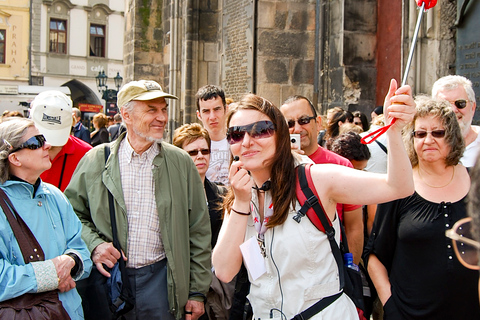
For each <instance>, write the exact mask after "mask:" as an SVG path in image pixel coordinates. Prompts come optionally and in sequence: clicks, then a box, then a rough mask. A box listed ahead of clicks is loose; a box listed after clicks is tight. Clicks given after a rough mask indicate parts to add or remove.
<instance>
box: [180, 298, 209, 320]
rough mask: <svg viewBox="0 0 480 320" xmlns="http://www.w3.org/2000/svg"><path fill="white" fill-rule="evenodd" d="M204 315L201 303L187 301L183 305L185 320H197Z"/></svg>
mask: <svg viewBox="0 0 480 320" xmlns="http://www.w3.org/2000/svg"><path fill="white" fill-rule="evenodd" d="M204 313H205V304H204V303H203V302H201V301H195V300H188V301H187V304H186V305H185V320H197V319H198V318H200V316H201V315H202V314H204Z"/></svg>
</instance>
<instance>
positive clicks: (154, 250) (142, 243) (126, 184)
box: [118, 138, 165, 268]
mask: <svg viewBox="0 0 480 320" xmlns="http://www.w3.org/2000/svg"><path fill="white" fill-rule="evenodd" d="M159 152H160V147H159V145H158V144H157V143H153V144H152V146H151V147H150V148H149V149H148V150H147V151H145V152H144V153H142V154H141V155H139V154H137V153H136V152H135V151H134V150H133V148H132V146H131V145H130V143H129V142H128V139H127V138H125V139H123V141H122V142H121V144H120V147H119V151H118V154H119V160H118V161H119V165H120V176H121V181H122V189H123V197H124V200H125V206H126V207H127V221H128V240H127V245H128V260H127V267H128V268H140V267H143V266H146V265H150V264H153V263H155V262H157V261H160V260H162V259H163V258H165V250H164V248H163V242H162V235H161V233H160V221H159V219H158V212H157V206H156V201H155V185H154V180H153V173H152V169H153V164H152V162H153V159H154V158H155V156H156V155H157V154H158V153H159Z"/></svg>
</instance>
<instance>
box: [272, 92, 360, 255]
mask: <svg viewBox="0 0 480 320" xmlns="http://www.w3.org/2000/svg"><path fill="white" fill-rule="evenodd" d="M280 111H281V112H282V113H283V115H284V116H285V119H286V120H287V122H288V127H289V128H290V133H298V134H300V148H301V149H302V150H303V151H304V152H305V154H306V155H307V156H308V157H309V158H310V159H312V160H313V162H315V163H333V164H339V165H343V166H347V167H350V168H353V166H352V164H351V163H350V161H348V160H347V159H345V158H344V157H342V156H339V155H338V154H336V153H333V152H331V151H329V150H327V149H325V148H322V147H321V146H319V145H318V143H317V136H318V127H319V126H320V124H321V121H322V120H321V118H320V117H319V116H317V112H316V110H315V108H314V107H313V104H312V103H311V102H310V100H309V99H308V98H306V97H303V96H299V95H296V96H291V97H289V98H287V99H286V100H285V102H284V103H283V104H282V106H281V107H280ZM337 212H338V214H339V217H340V219H341V220H342V221H343V224H344V225H345V233H346V235H347V238H348V244H349V249H350V251H351V252H352V254H353V260H354V262H355V264H358V263H359V261H360V258H361V255H362V251H363V223H362V206H361V205H348V204H337Z"/></svg>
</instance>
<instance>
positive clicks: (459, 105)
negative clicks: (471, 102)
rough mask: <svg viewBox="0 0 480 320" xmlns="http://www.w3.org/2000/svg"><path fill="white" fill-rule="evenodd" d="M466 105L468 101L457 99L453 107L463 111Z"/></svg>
mask: <svg viewBox="0 0 480 320" xmlns="http://www.w3.org/2000/svg"><path fill="white" fill-rule="evenodd" d="M467 103H468V100H464V99H459V100H455V102H454V103H453V104H454V105H455V107H457V108H458V109H463V108H465V107H466V106H467Z"/></svg>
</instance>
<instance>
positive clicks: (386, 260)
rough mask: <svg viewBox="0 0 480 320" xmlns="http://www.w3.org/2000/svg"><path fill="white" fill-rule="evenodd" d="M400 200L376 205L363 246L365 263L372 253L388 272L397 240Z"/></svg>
mask: <svg viewBox="0 0 480 320" xmlns="http://www.w3.org/2000/svg"><path fill="white" fill-rule="evenodd" d="M400 201H401V200H395V201H391V202H387V203H382V204H379V205H378V206H377V212H376V214H375V220H374V222H373V227H372V233H371V235H370V238H369V239H368V242H367V245H366V246H365V251H364V262H365V265H367V263H368V256H369V255H370V254H372V253H373V254H375V255H376V256H377V258H378V259H379V260H380V262H381V263H382V264H383V265H384V266H385V268H386V269H387V271H388V272H389V273H390V270H391V265H392V261H393V257H394V254H395V246H396V242H397V229H398V216H399V214H400V212H399V211H400V207H401V205H400Z"/></svg>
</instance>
